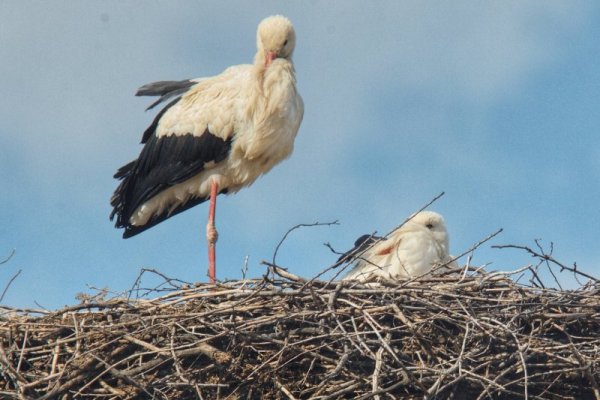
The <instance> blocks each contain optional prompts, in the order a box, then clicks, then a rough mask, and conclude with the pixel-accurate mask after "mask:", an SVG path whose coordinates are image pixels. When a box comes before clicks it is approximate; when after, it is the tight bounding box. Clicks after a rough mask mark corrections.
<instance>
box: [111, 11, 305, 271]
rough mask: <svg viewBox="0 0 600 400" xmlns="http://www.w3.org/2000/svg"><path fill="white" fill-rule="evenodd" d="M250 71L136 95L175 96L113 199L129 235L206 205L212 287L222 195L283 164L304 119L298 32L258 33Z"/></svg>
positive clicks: (267, 26) (271, 26) (275, 27)
mask: <svg viewBox="0 0 600 400" xmlns="http://www.w3.org/2000/svg"><path fill="white" fill-rule="evenodd" d="M256 36H257V40H256V42H257V48H258V50H257V52H256V56H255V57H254V64H245V65H236V66H232V67H229V68H227V69H226V70H225V71H223V72H222V73H221V74H220V75H217V76H213V77H209V78H199V79H191V80H183V81H161V82H155V83H150V84H147V85H144V86H142V87H141V88H140V89H139V90H138V92H137V93H136V95H138V96H160V98H159V99H158V100H157V101H156V102H154V103H153V104H152V105H150V107H148V109H150V108H153V107H154V106H156V105H157V104H159V103H161V102H163V101H165V100H167V99H172V100H171V102H170V103H168V104H167V105H166V106H165V107H164V108H163V109H162V110H161V111H160V112H159V113H158V115H157V116H156V117H155V118H154V121H153V122H152V124H151V125H150V126H149V127H148V129H146V131H145V132H144V135H143V137H142V144H144V147H143V148H142V151H141V153H140V155H139V157H138V159H137V160H135V161H132V162H130V163H129V164H126V165H125V166H123V167H121V168H120V169H119V170H118V171H117V173H116V174H115V178H117V179H119V180H121V183H120V184H119V186H118V187H117V189H116V190H115V193H114V195H113V196H112V199H111V205H112V206H113V211H112V213H111V215H110V218H111V220H112V219H113V218H114V217H115V216H116V224H115V226H116V227H117V228H125V232H124V233H123V237H124V238H128V237H131V236H134V235H137V234H138V233H140V232H143V231H145V230H146V229H149V228H151V227H153V226H154V225H156V224H158V223H160V222H162V221H164V220H166V219H167V218H169V217H171V216H173V215H175V214H178V213H180V212H182V211H185V210H187V209H189V208H191V207H193V206H195V205H197V204H200V203H202V202H204V201H206V200H208V199H210V209H209V218H208V224H207V227H206V232H207V240H208V248H209V276H210V279H211V282H214V280H215V243H216V241H217V237H218V234H217V230H216V228H215V216H214V214H215V204H216V196H217V194H221V193H235V192H237V191H238V190H240V189H241V188H242V187H244V186H249V185H251V184H252V183H253V182H254V181H255V180H256V179H257V178H258V177H259V176H260V175H262V174H264V173H267V172H268V171H269V170H271V168H273V166H275V165H276V164H278V163H279V162H281V161H282V160H284V159H285V158H287V157H288V156H289V155H290V154H291V152H292V150H293V147H294V139H295V137H296V134H297V132H298V128H299V127H300V122H301V121H302V116H303V113H304V105H303V102H302V98H301V97H300V95H299V94H298V91H297V90H296V78H295V71H294V65H293V64H292V53H293V51H294V46H295V45H296V34H295V32H294V28H293V26H292V24H291V22H290V21H289V20H288V19H287V18H285V17H283V16H280V15H276V16H271V17H268V18H265V19H264V20H263V21H262V22H261V23H260V24H259V25H258V30H257V35H256Z"/></svg>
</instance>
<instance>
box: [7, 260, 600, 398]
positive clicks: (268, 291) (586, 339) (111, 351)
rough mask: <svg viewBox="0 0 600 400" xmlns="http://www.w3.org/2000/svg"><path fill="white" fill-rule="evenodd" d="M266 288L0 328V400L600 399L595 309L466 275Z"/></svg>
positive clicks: (281, 282) (51, 316)
mask: <svg viewBox="0 0 600 400" xmlns="http://www.w3.org/2000/svg"><path fill="white" fill-rule="evenodd" d="M270 268H271V273H270V274H269V276H270V277H264V278H263V279H259V280H243V281H232V282H225V283H220V284H218V285H216V286H215V285H210V284H197V285H195V286H190V287H185V286H180V287H177V288H173V289H172V290H169V291H167V292H166V293H160V296H158V297H156V298H152V299H148V298H138V299H132V298H125V297H115V298H112V299H108V300H105V299H103V298H89V299H87V300H86V301H84V302H82V303H81V304H79V305H77V306H73V307H67V308H65V309H62V310H59V311H55V312H47V313H44V314H41V315H39V314H35V313H32V312H31V311H29V312H24V311H23V310H16V309H8V308H3V309H4V310H5V312H4V314H3V316H2V317H1V318H0V329H1V337H0V367H1V368H0V397H2V398H4V397H6V398H19V399H34V398H39V399H48V398H52V399H54V398H59V399H70V398H81V399H138V398H142V399H145V398H147V399H176V398H179V399H183V398H190V399H191V398H197V399H346V398H348V399H408V398H419V399H420V398H430V399H434V398H435V399H445V398H456V399H519V398H529V399H535V398H537V399H571V398H576V399H588V398H591V399H599V398H600V390H599V387H598V382H599V381H600V355H599V352H600V340H599V338H600V336H599V332H600V296H599V289H598V287H597V286H595V285H588V286H587V287H582V288H580V289H577V290H573V291H564V290H554V289H544V288H534V287H528V286H524V285H521V284H517V283H515V282H514V281H512V280H510V279H508V278H507V277H506V276H504V275H502V274H489V273H484V272H481V271H479V272H476V273H470V274H454V275H445V276H432V277H426V278H424V279H420V280H416V281H410V282H400V283H397V282H396V283H390V282H381V283H378V284H371V285H370V286H369V285H366V286H365V285H359V284H355V283H351V282H342V283H339V282H325V281H319V280H312V281H306V280H304V279H301V278H299V277H296V276H294V275H291V274H289V273H287V272H286V271H285V270H283V269H280V268H278V267H276V266H274V265H271V267H270Z"/></svg>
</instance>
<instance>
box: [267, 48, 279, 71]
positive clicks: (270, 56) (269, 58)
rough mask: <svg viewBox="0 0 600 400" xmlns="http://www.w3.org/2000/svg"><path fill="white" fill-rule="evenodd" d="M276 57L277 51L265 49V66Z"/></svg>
mask: <svg viewBox="0 0 600 400" xmlns="http://www.w3.org/2000/svg"><path fill="white" fill-rule="evenodd" d="M276 58H277V53H276V52H274V51H267V56H266V57H265V68H268V67H269V65H271V63H272V62H273V60H274V59H276Z"/></svg>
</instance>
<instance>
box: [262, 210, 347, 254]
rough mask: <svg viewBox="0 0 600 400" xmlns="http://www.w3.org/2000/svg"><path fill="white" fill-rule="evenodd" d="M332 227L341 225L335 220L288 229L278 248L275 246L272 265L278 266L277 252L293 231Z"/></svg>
mask: <svg viewBox="0 0 600 400" xmlns="http://www.w3.org/2000/svg"><path fill="white" fill-rule="evenodd" d="M331 225H339V223H338V221H337V220H335V221H333V222H318V221H317V222H313V223H312V224H298V225H295V226H293V227H291V228H290V229H288V231H287V232H286V233H285V235H283V237H282V238H281V240H280V241H279V243H277V246H275V251H274V252H273V260H272V261H271V263H272V264H277V262H276V258H277V252H278V251H279V248H280V247H281V245H282V244H283V242H285V240H286V239H287V237H288V235H289V234H290V233H292V232H293V231H295V230H296V229H299V228H305V227H311V226H331Z"/></svg>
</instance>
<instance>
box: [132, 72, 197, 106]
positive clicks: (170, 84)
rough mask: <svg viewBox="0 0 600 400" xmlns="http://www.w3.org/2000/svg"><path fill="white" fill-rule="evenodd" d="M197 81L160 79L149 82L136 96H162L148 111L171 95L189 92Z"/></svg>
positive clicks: (178, 95) (177, 95)
mask: <svg viewBox="0 0 600 400" xmlns="http://www.w3.org/2000/svg"><path fill="white" fill-rule="evenodd" d="M196 83H198V82H195V81H192V80H190V79H184V80H182V81H158V82H152V83H148V84H146V85H144V86H142V87H141V88H139V89H138V91H137V92H136V93H135V95H136V96H160V97H159V99H158V100H156V101H155V102H154V103H152V104H150V105H149V106H148V108H146V111H148V110H150V109H152V108H154V107H156V106H157V105H159V104H160V103H162V102H163V101H166V100H168V99H170V98H171V97H175V96H176V97H180V96H181V95H182V94H184V93H185V92H187V91H188V90H189V88H190V87H192V86H194V85H195V84H196Z"/></svg>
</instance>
